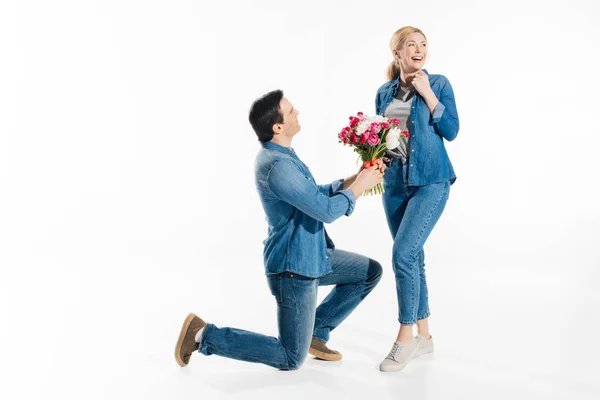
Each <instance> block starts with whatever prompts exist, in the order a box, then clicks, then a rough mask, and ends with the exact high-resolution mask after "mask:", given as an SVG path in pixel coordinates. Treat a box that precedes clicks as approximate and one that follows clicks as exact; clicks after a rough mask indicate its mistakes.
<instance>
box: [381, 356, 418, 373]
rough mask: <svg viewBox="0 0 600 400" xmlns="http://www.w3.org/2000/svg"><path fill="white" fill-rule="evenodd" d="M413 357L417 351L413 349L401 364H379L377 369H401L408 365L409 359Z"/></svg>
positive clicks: (390, 370)
mask: <svg viewBox="0 0 600 400" xmlns="http://www.w3.org/2000/svg"><path fill="white" fill-rule="evenodd" d="M415 357H417V351H415V352H414V353H413V354H412V355H411V356H410V357H409V358H408V359H407V360H406V361H404V363H403V364H386V365H382V364H379V370H380V371H381V372H398V371H402V370H403V369H404V367H406V366H407V365H408V363H409V362H410V360H412V359H414V358H415Z"/></svg>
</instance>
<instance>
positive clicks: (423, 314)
mask: <svg viewBox="0 0 600 400" xmlns="http://www.w3.org/2000/svg"><path fill="white" fill-rule="evenodd" d="M409 165H410V164H408V163H407V160H406V159H405V158H392V159H391V160H390V163H389V165H388V168H387V169H386V170H385V175H384V178H383V179H384V181H383V187H384V189H385V192H384V193H383V207H384V210H385V215H386V218H387V222H388V226H389V228H390V232H391V234H392V238H393V239H394V247H393V252H392V266H393V268H394V273H395V275H396V292H397V295H398V321H399V322H400V323H401V324H403V325H412V324H414V323H416V322H417V321H418V320H421V319H425V318H427V317H429V301H428V298H427V280H426V279H425V255H424V252H423V245H424V244H425V242H426V241H427V238H428V237H429V234H430V233H431V231H432V230H433V227H434V226H435V224H436V223H437V221H438V220H439V218H440V216H441V215H442V211H444V207H445V206H446V201H447V200H448V195H449V192H450V182H449V181H444V182H440V183H433V184H429V185H426V186H407V182H408V179H407V174H408V169H409V168H410V166H409Z"/></svg>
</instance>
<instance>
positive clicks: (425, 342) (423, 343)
mask: <svg viewBox="0 0 600 400" xmlns="http://www.w3.org/2000/svg"><path fill="white" fill-rule="evenodd" d="M414 341H415V342H417V344H418V347H419V348H418V349H417V353H416V354H415V358H417V357H419V356H422V355H424V354H429V353H433V336H432V337H430V338H429V339H425V338H424V337H423V336H421V335H417V336H415V338H414Z"/></svg>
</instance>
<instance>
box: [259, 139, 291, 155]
mask: <svg viewBox="0 0 600 400" xmlns="http://www.w3.org/2000/svg"><path fill="white" fill-rule="evenodd" d="M262 146H263V147H264V148H265V149H269V150H276V151H279V152H281V153H284V154H290V155H291V154H296V152H295V151H294V149H292V148H291V147H285V146H282V145H280V144H277V143H274V142H266V143H263V144H262Z"/></svg>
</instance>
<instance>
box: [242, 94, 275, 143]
mask: <svg viewBox="0 0 600 400" xmlns="http://www.w3.org/2000/svg"><path fill="white" fill-rule="evenodd" d="M281 99H283V91H281V90H273V91H272V92H269V93H267V94H265V95H264V96H262V97H261V98H259V99H257V100H255V101H254V103H252V107H250V115H249V116H248V119H249V120H250V125H252V129H254V132H256V136H258V140H260V142H261V143H266V142H269V141H271V139H273V135H274V132H273V125H275V124H282V123H283V115H282V114H281V110H280V109H279V103H280V102H281Z"/></svg>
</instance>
